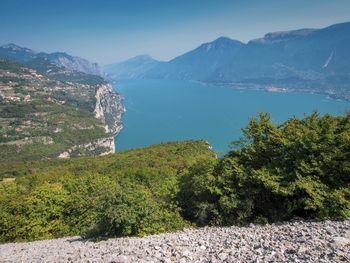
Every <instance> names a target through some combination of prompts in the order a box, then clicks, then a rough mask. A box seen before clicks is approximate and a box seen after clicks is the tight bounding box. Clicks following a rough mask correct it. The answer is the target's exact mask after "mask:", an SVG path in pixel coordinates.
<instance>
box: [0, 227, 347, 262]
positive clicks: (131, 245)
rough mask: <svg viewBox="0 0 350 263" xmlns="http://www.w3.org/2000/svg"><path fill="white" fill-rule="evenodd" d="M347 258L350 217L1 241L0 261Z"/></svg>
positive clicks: (296, 259) (270, 260)
mask: <svg viewBox="0 0 350 263" xmlns="http://www.w3.org/2000/svg"><path fill="white" fill-rule="evenodd" d="M281 261H283V262H310V261H312V262H339V261H343V262H350V220H345V221H334V222H332V221H329V220H327V221H323V222H313V221H300V220H299V221H293V222H287V223H276V224H271V225H266V226H259V225H252V224H251V225H249V226H248V227H237V226H232V227H204V228H198V229H195V228H194V229H186V230H184V231H182V232H175V233H167V234H160V235H153V236H147V237H142V238H136V237H129V238H115V239H109V240H105V241H100V242H93V241H90V240H84V239H82V238H80V237H67V238H60V239H53V240H44V241H35V242H28V243H8V244H2V245H0V262H1V263H2V262H4V263H5V262H6V263H10V262H78V263H79V262H97V263H98V262H106V263H112V262H114V263H131V262H132V263H134V262H135V263H141V262H142V263H146V262H147V263H151V262H153V263H158V262H164V263H170V262H174V263H179V262H181V263H191V262H198V263H200V262H212V263H214V262H218V263H222V262H281Z"/></svg>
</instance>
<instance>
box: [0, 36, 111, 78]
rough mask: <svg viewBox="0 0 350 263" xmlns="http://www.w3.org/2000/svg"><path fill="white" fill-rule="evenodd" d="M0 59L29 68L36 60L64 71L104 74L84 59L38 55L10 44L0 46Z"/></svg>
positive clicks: (53, 54) (62, 53) (98, 67)
mask: <svg viewBox="0 0 350 263" xmlns="http://www.w3.org/2000/svg"><path fill="white" fill-rule="evenodd" d="M0 57H2V58H4V59H10V60H15V61H17V62H19V63H22V64H26V65H29V66H33V65H35V64H37V62H38V60H46V61H49V62H50V63H52V64H54V65H56V66H57V67H60V68H64V69H66V70H70V71H77V72H83V73H86V74H91V75H97V76H101V77H105V73H104V72H103V70H102V69H101V67H100V66H99V65H98V64H97V63H92V62H90V61H88V60H86V59H83V58H80V57H76V56H71V55H68V54H67V53H64V52H55V53H44V52H40V53H39V52H35V51H33V50H31V49H28V48H24V47H20V46H18V45H15V44H12V43H11V44H6V45H3V46H0Z"/></svg>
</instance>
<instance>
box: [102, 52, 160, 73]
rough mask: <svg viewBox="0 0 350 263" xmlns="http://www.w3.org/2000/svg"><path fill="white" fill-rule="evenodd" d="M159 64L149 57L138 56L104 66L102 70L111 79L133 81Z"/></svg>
mask: <svg viewBox="0 0 350 263" xmlns="http://www.w3.org/2000/svg"><path fill="white" fill-rule="evenodd" d="M161 63H162V62H160V61H158V60H155V59H153V58H152V57H150V56H149V55H139V56H136V57H133V58H130V59H128V60H126V61H123V62H119V63H114V64H110V65H106V66H104V67H103V69H104V71H105V72H106V73H107V74H108V76H109V77H110V78H112V79H133V78H141V77H142V76H144V74H145V73H146V72H147V71H149V70H150V69H152V68H154V67H156V66H157V65H159V64H161Z"/></svg>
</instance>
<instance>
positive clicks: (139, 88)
mask: <svg viewBox="0 0 350 263" xmlns="http://www.w3.org/2000/svg"><path fill="white" fill-rule="evenodd" d="M114 89H115V90H116V91H118V92H119V93H120V94H121V95H122V96H123V97H124V98H125V100H124V104H125V107H126V110H127V111H126V113H125V114H124V119H123V122H124V129H123V130H122V131H121V132H120V134H119V135H118V136H117V137H116V150H117V151H121V150H126V149H130V148H137V147H144V146H148V145H151V144H156V143H160V142H166V141H178V140H188V139H204V140H207V141H208V142H209V143H210V144H211V145H212V146H213V148H214V150H215V151H217V152H218V153H222V152H225V151H227V150H229V144H230V142H232V141H233V140H237V139H239V138H240V137H241V135H242V132H241V128H243V127H245V125H246V124H247V123H248V121H249V118H250V117H253V116H256V114H257V113H258V112H262V111H265V112H270V113H271V115H272V120H273V121H274V122H276V123H280V122H282V121H284V120H286V119H287V118H289V117H291V116H293V115H296V116H299V117H302V116H303V114H304V113H307V114H310V113H312V112H313V111H314V110H318V111H319V112H320V113H321V114H324V113H331V114H333V115H339V114H343V113H344V112H346V111H348V110H350V102H345V101H338V100H333V99H329V98H327V97H326V96H322V95H317V94H305V93H271V92H265V91H256V90H237V89H232V88H224V87H217V86H212V85H205V84H201V83H195V82H187V81H174V80H125V81H118V82H117V83H116V84H115V85H114Z"/></svg>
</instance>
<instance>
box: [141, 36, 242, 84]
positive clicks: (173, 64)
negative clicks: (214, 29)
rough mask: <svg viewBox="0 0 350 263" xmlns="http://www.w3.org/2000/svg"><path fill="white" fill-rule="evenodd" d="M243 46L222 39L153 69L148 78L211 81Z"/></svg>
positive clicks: (236, 42)
mask: <svg viewBox="0 0 350 263" xmlns="http://www.w3.org/2000/svg"><path fill="white" fill-rule="evenodd" d="M243 46H244V44H243V43H241V42H239V41H236V40H232V39H229V38H227V37H220V38H218V39H216V40H214V41H213V42H210V43H205V44H202V45H201V46H199V47H198V48H196V49H194V50H192V51H190V52H188V53H185V54H184V55H181V56H179V57H176V58H175V59H173V60H170V61H169V62H167V63H164V64H161V65H158V66H157V67H155V68H153V69H151V70H150V71H149V72H148V73H147V76H152V77H161V78H163V77H164V78H176V79H195V80H210V79H211V78H212V77H214V76H213V74H214V73H215V72H216V71H217V70H218V69H219V68H220V67H223V66H227V65H229V63H230V62H231V59H233V58H234V57H235V56H236V54H237V53H238V52H239V51H240V50H241V48H242V47H243Z"/></svg>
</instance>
